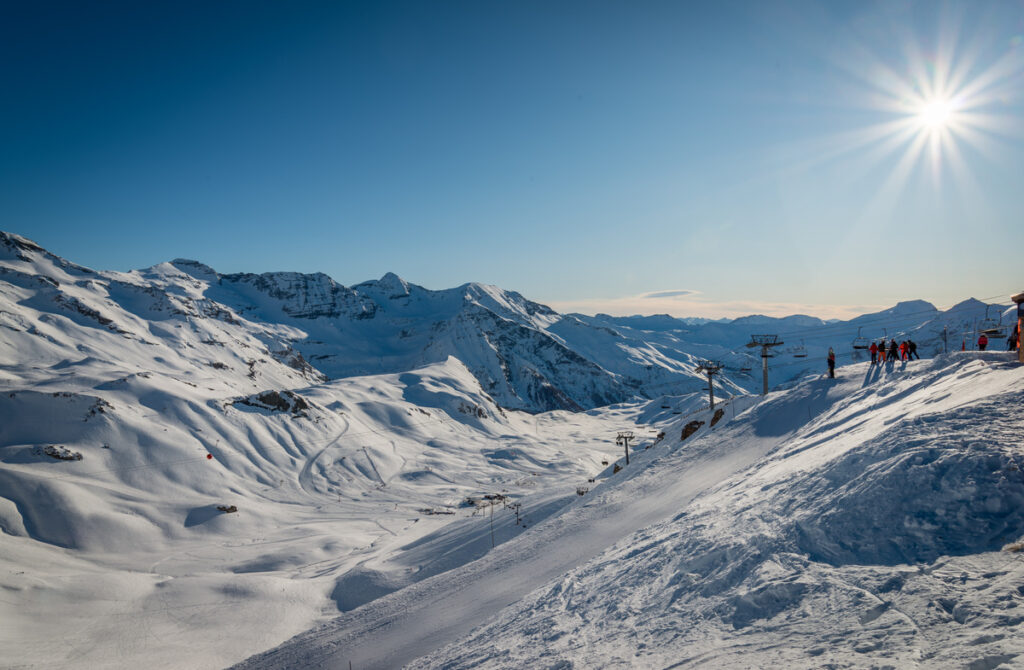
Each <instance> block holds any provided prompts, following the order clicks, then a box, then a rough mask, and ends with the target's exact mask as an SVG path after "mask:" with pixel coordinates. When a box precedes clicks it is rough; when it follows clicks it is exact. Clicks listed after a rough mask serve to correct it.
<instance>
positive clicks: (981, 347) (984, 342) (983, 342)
mask: <svg viewBox="0 0 1024 670" xmlns="http://www.w3.org/2000/svg"><path fill="white" fill-rule="evenodd" d="M987 346H988V337H986V336H985V333H982V334H981V337H979V338H978V351H985V347H987Z"/></svg>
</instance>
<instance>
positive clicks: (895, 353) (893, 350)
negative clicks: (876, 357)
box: [889, 340, 900, 363]
mask: <svg viewBox="0 0 1024 670" xmlns="http://www.w3.org/2000/svg"><path fill="white" fill-rule="evenodd" d="M899 357H900V348H899V345H898V344H896V340H893V341H891V342H890V343H889V360H890V361H892V362H894V363H895V362H896V361H897V360H899Z"/></svg>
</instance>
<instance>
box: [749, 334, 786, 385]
mask: <svg viewBox="0 0 1024 670" xmlns="http://www.w3.org/2000/svg"><path fill="white" fill-rule="evenodd" d="M782 344H785V342H783V341H782V340H780V339H779V336H778V335H751V336H750V342H747V348H751V347H761V370H762V374H763V375H764V387H763V388H764V390H762V391H761V395H768V359H769V358H770V355H769V353H768V350H769V349H770V348H771V347H777V346H780V345H782Z"/></svg>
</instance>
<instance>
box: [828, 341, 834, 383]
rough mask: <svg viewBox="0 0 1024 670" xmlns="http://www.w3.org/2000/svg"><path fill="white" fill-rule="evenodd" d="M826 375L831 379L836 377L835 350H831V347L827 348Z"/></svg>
mask: <svg viewBox="0 0 1024 670" xmlns="http://www.w3.org/2000/svg"><path fill="white" fill-rule="evenodd" d="M828 376H829V377H830V378H832V379H835V378H836V352H835V351H833V350H832V347H829V348H828Z"/></svg>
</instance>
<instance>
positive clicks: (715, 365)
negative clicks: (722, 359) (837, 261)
mask: <svg viewBox="0 0 1024 670" xmlns="http://www.w3.org/2000/svg"><path fill="white" fill-rule="evenodd" d="M721 369H722V364H721V363H719V362H717V361H702V362H701V364H700V365H698V366H697V372H703V373H704V374H706V375H707V376H708V393H709V394H710V397H711V409H712V410H714V409H715V385H714V384H713V383H712V381H713V378H714V376H715V375H716V374H717V373H718V371H719V370H721Z"/></svg>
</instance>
